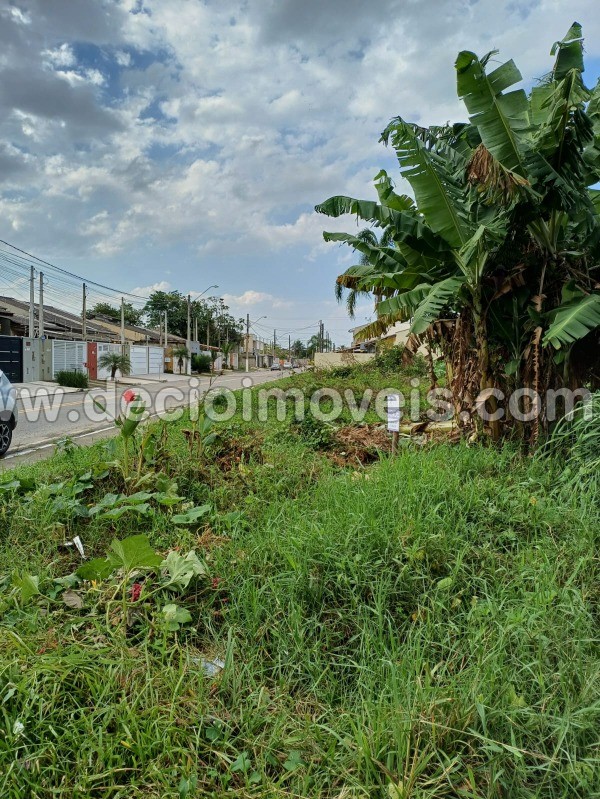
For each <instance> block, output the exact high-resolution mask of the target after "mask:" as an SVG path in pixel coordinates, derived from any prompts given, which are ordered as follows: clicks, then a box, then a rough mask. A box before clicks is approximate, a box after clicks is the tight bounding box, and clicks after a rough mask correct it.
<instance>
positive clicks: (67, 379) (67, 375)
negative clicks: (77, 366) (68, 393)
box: [55, 371, 90, 388]
mask: <svg viewBox="0 0 600 799" xmlns="http://www.w3.org/2000/svg"><path fill="white" fill-rule="evenodd" d="M55 379H56V382H57V383H58V385H59V386H65V387H66V388H89V386H90V381H89V379H88V376H87V374H86V373H85V372H74V371H73V372H66V371H64V372H57V373H56V378H55Z"/></svg>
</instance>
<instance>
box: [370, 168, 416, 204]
mask: <svg viewBox="0 0 600 799" xmlns="http://www.w3.org/2000/svg"><path fill="white" fill-rule="evenodd" d="M373 180H374V182H375V188H376V189H377V194H378V195H379V202H380V203H381V204H382V205H385V206H387V207H388V208H393V209H394V210H395V211H411V210H413V209H414V207H415V201H414V200H413V199H412V197H409V196H408V195H407V194H396V192H395V191H394V184H393V183H392V181H391V180H390V178H389V176H388V173H387V172H386V171H385V169H382V170H381V171H380V172H378V173H377V174H376V175H375V177H374V178H373Z"/></svg>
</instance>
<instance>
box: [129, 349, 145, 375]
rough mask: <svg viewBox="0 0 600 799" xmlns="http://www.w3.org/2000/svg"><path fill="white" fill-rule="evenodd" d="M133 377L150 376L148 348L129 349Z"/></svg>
mask: <svg viewBox="0 0 600 799" xmlns="http://www.w3.org/2000/svg"><path fill="white" fill-rule="evenodd" d="M129 360H130V361H131V374H132V375H147V374H148V347H140V346H136V345H132V346H131V347H130V348H129Z"/></svg>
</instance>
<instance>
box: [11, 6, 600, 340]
mask: <svg viewBox="0 0 600 799" xmlns="http://www.w3.org/2000/svg"><path fill="white" fill-rule="evenodd" d="M574 20H577V21H578V22H580V23H581V24H582V25H583V28H584V34H585V37H586V56H587V57H586V66H587V71H586V75H585V77H586V80H587V83H588V85H593V84H594V83H595V81H596V80H597V79H598V76H599V75H600V14H599V13H598V10H597V0H568V1H567V0H242V2H236V0H219V2H217V1H216V0H204V1H202V0H8V2H7V0H1V2H0V239H4V240H6V241H8V242H10V243H11V244H14V245H16V246H18V247H20V248H22V249H24V250H27V251H28V252H32V253H34V254H35V255H37V256H39V257H41V258H44V259H45V260H48V261H51V262H52V263H54V264H57V265H59V266H61V267H63V268H65V269H68V270H71V271H73V272H75V273H77V274H78V275H83V276H84V277H87V278H90V279H93V280H96V281H97V282H101V283H103V284H105V285H108V286H110V287H115V288H117V289H119V290H120V291H129V292H132V293H134V294H139V295H140V296H147V294H148V293H149V292H150V291H152V290H153V289H157V288H158V289H164V290H171V289H178V290H180V291H182V292H183V293H184V294H187V293H189V292H191V293H192V294H193V295H194V296H197V295H198V294H200V293H201V292H203V291H204V290H205V289H206V288H207V287H208V286H210V285H211V284H218V289H212V290H210V291H209V292H208V294H217V295H218V296H221V297H223V298H224V299H225V301H226V302H227V303H228V304H229V306H230V308H231V310H232V312H233V313H234V314H235V315H236V316H244V317H245V315H246V313H249V314H250V317H251V320H252V322H253V328H254V330H255V332H256V333H257V334H259V335H263V336H264V337H269V335H270V336H272V333H273V329H274V328H275V329H276V330H277V336H278V339H279V340H285V339H286V338H287V336H288V334H289V335H291V336H292V339H294V338H300V339H303V340H306V339H308V338H309V336H310V335H312V334H313V333H316V332H317V327H316V325H317V322H318V320H319V319H322V320H323V321H324V324H325V328H326V329H327V330H328V331H329V332H330V334H331V337H332V339H333V340H334V341H335V342H336V343H339V344H344V343H348V341H349V339H350V336H349V334H348V329H349V328H350V327H352V326H353V325H356V324H360V323H363V322H364V321H365V320H366V319H367V318H370V315H371V314H372V311H373V307H372V303H370V302H368V301H366V302H361V303H360V305H359V306H358V309H357V313H356V320H355V321H352V320H350V319H349V318H348V317H347V315H346V313H345V310H344V306H343V305H338V304H337V303H336V301H335V299H334V291H333V288H334V282H335V278H336V276H337V275H338V274H339V273H340V272H341V271H344V270H345V269H346V268H347V267H348V266H350V265H352V263H354V262H355V260H356V258H355V256H353V254H352V252H351V251H350V250H349V249H348V248H347V247H345V248H341V247H339V246H338V245H336V244H326V243H325V242H324V241H323V238H322V231H323V230H324V229H326V230H346V231H350V232H356V230H357V229H359V228H357V223H356V220H355V219H353V218H350V217H347V218H345V219H342V220H331V219H328V218H326V217H322V216H319V215H318V214H316V213H315V212H314V206H315V205H316V204H317V203H319V202H322V201H323V200H324V199H326V198H327V197H329V196H331V195H334V194H347V195H350V196H354V197H360V198H362V199H376V194H375V192H374V189H373V184H372V179H373V177H374V176H375V174H376V173H377V172H378V171H379V170H380V169H381V168H382V167H383V168H385V169H387V170H388V172H389V173H390V175H391V176H392V177H393V178H395V179H397V181H398V184H399V186H400V188H401V190H402V191H406V190H407V187H406V186H405V185H402V184H403V182H402V180H401V179H399V176H398V171H397V167H396V166H395V161H394V158H393V155H392V153H391V152H390V151H389V150H388V149H386V148H385V147H384V145H382V144H380V143H378V139H379V135H380V132H381V131H382V130H383V128H384V127H385V125H386V124H387V122H388V121H389V119H390V118H391V117H393V116H397V115H401V116H402V117H403V118H405V119H407V120H409V121H414V122H418V123H420V124H430V123H444V122H446V121H448V120H453V121H454V120H464V119H465V118H466V113H465V111H464V108H463V106H462V105H461V103H460V102H459V101H458V100H457V99H456V90H455V73H454V66H453V65H454V60H455V58H456V55H457V53H458V52H459V51H460V50H462V49H469V50H474V51H475V52H477V53H479V54H481V55H483V54H484V53H486V52H488V51H490V50H495V49H498V50H500V55H499V56H497V58H498V59H500V58H501V59H502V60H508V59H509V58H514V59H515V61H516V63H517V65H518V66H519V68H520V70H521V72H522V74H523V78H524V85H525V86H526V87H527V86H531V85H532V84H533V83H534V82H535V80H536V79H537V78H539V77H540V76H542V75H544V74H545V73H547V72H548V71H549V69H550V67H551V65H552V58H551V56H550V55H549V52H550V48H551V46H552V43H553V42H554V41H556V40H558V39H560V38H562V37H563V36H564V35H565V33H566V32H567V30H568V29H569V27H570V25H571V23H572V22H573V21H574ZM499 63H500V62H499ZM2 270H3V267H0V293H2V292H5V293H8V292H7V284H8V283H10V280H11V277H10V275H8V274H6V273H5V274H4V277H3V273H2ZM47 291H48V292H49V294H48V296H49V297H50V300H52V301H53V302H55V303H56V304H58V303H59V302H60V301H61V299H62V301H63V302H64V303H65V304H68V303H70V304H71V305H72V306H73V305H76V303H77V299H76V297H74V296H71V295H70V294H68V293H65V286H64V284H63V285H62V286H61V284H60V283H59V282H56V284H55V285H53V284H52V279H51V278H50V277H48V280H47ZM91 299H92V300H93V299H94V298H93V297H92V298H91ZM97 299H106V297H99V296H98V297H97ZM261 317H262V318H261ZM265 317H266V318H265Z"/></svg>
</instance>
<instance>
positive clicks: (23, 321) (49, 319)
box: [0, 296, 119, 343]
mask: <svg viewBox="0 0 600 799" xmlns="http://www.w3.org/2000/svg"><path fill="white" fill-rule="evenodd" d="M39 322H40V311H39V305H37V304H35V305H34V323H35V324H34V336H33V337H34V338H37V337H38V336H39ZM0 331H1V332H2V334H3V335H10V336H23V337H27V336H29V303H28V302H26V301H25V300H18V299H16V298H15V297H2V296H0ZM44 335H45V336H46V338H49V339H63V340H65V341H83V338H84V336H83V322H82V319H81V316H77V315H75V314H72V313H69V312H68V311H63V310H61V309H60V308H55V307H54V306H53V305H46V304H45V303H44ZM85 338H87V339H93V340H94V341H101V342H109V343H110V342H117V341H119V337H118V336H115V335H114V334H113V333H112V332H111V331H110V330H107V329H106V328H104V327H102V326H100V325H99V324H96V323H95V322H94V321H93V320H89V319H88V320H87V324H86V336H85Z"/></svg>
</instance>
